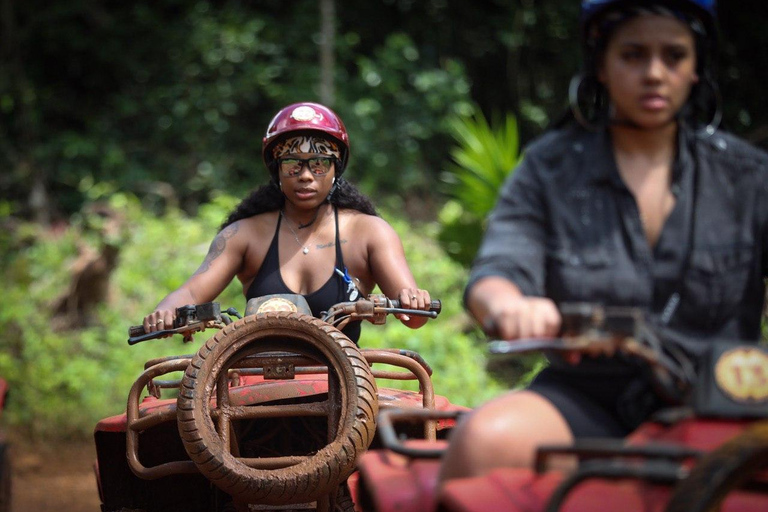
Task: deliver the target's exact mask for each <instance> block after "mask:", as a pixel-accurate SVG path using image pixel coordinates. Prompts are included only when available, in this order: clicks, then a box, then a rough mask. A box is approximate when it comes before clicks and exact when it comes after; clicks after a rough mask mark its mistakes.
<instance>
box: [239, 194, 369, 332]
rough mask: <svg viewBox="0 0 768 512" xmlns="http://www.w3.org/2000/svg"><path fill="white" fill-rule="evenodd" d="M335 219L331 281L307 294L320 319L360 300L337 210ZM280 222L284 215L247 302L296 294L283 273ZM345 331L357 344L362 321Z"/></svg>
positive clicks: (352, 323) (334, 212)
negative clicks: (332, 309)
mask: <svg viewBox="0 0 768 512" xmlns="http://www.w3.org/2000/svg"><path fill="white" fill-rule="evenodd" d="M333 216H334V219H335V221H336V264H335V267H334V269H333V275H331V277H330V278H328V281H326V282H325V284H324V285H323V286H321V287H320V289H318V290H316V291H314V292H312V293H310V294H307V295H304V298H305V299H307V303H308V304H309V308H310V309H311V310H312V314H313V315H314V316H316V317H318V318H319V317H320V315H321V314H322V313H323V312H324V311H328V309H329V308H330V307H331V306H333V305H334V304H337V303H339V302H346V301H353V300H356V299H359V298H361V297H360V292H359V291H358V289H357V287H356V286H355V284H354V282H353V281H352V279H351V278H350V277H349V274H348V273H347V268H346V267H345V266H344V256H343V255H342V252H341V242H340V241H339V212H338V210H337V209H336V208H335V207H334V209H333ZM281 220H282V215H278V216H277V228H276V229H275V236H274V237H272V243H271V244H270V246H269V249H268V250H267V255H266V256H265V257H264V263H262V264H261V268H260V269H259V271H258V273H257V274H256V277H255V278H254V279H253V282H252V283H251V286H249V287H248V291H247V292H246V294H245V298H246V300H250V299H253V298H255V297H261V296H264V295H270V294H273V293H293V294H295V293H296V292H294V291H293V290H291V289H290V288H288V286H286V284H285V282H284V281H283V276H282V275H281V274H280V255H279V253H278V235H279V233H280V221H281ZM342 332H343V333H344V334H346V335H347V337H348V338H349V339H350V340H352V341H354V342H355V343H357V341H358V340H359V339H360V322H359V321H358V322H350V323H348V324H347V325H346V327H344V329H342Z"/></svg>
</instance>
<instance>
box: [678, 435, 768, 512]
mask: <svg viewBox="0 0 768 512" xmlns="http://www.w3.org/2000/svg"><path fill="white" fill-rule="evenodd" d="M765 468H768V421H762V422H760V423H758V424H756V425H754V426H753V427H751V428H749V429H748V430H747V431H746V432H744V433H743V434H741V435H739V436H736V437H735V438H733V439H731V440H730V441H728V442H726V443H725V444H723V445H722V446H720V447H719V448H717V449H716V450H714V451H713V452H711V453H709V454H707V455H706V456H704V457H703V458H702V459H701V460H700V461H699V462H698V463H697V464H696V465H695V466H694V467H693V468H692V469H691V473H690V475H688V477H687V478H686V479H685V480H683V481H681V482H680V483H679V484H677V486H676V487H675V490H674V492H673V494H672V497H671V498H670V500H669V503H668V504H667V508H666V512H710V511H712V512H714V511H717V510H720V506H721V505H722V503H723V501H724V500H725V499H726V498H727V497H728V493H730V492H731V491H733V490H735V489H738V488H739V487H740V486H741V485H743V484H744V483H746V482H748V481H749V480H750V479H751V478H752V477H754V476H755V475H756V474H757V473H758V472H759V471H761V470H763V469H765Z"/></svg>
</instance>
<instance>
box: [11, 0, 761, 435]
mask: <svg viewBox="0 0 768 512" xmlns="http://www.w3.org/2000/svg"><path fill="white" fill-rule="evenodd" d="M578 4H579V2H576V1H571V2H565V1H562V0H557V1H554V0H537V1H535V2H534V0H475V1H473V2H467V1H459V0H419V1H416V0H365V1H359V0H358V1H352V0H288V1H286V0H260V1H252V2H247V1H235V0H220V1H183V0H154V1H152V2H142V1H136V2H125V1H115V0H101V1H97V0H57V1H56V2H48V1H42V0H24V1H21V0H0V264H1V267H0V278H1V279H2V294H0V377H3V378H5V379H6V380H7V381H8V382H9V388H10V395H9V400H8V401H7V407H6V412H5V414H4V417H3V421H4V422H5V423H6V424H7V425H9V426H10V427H11V428H15V429H20V430H23V431H24V433H25V435H28V436H30V437H32V438H35V439H40V440H47V439H64V438H69V439H78V438H87V437H88V436H90V434H91V432H92V430H93V426H94V424H95V422H96V421H97V420H98V419H99V418H101V417H104V416H108V415H114V414H120V413H122V412H123V411H124V407H125V400H126V397H127V393H128V390H129V387H130V385H131V383H132V382H133V380H134V379H135V378H136V376H137V375H138V374H139V372H140V371H141V369H142V368H143V363H144V361H145V360H147V359H149V358H152V357H159V356H162V355H169V354H176V353H192V352H194V351H195V350H196V348H197V344H193V345H182V343H181V342H180V341H178V340H176V339H166V340H159V341H156V342H150V343H145V344H141V345H137V346H134V347H129V346H128V345H127V343H126V338H127V335H126V331H127V327H128V326H129V325H131V324H136V323H139V322H140V320H141V319H142V317H143V316H144V315H145V314H146V313H148V312H150V311H151V310H152V308H153V307H154V306H155V304H157V302H158V301H159V300H160V299H161V298H162V297H163V296H164V295H165V294H166V293H168V292H169V291H171V290H172V289H174V288H175V287H176V286H178V285H180V284H181V283H182V282H183V281H184V280H185V279H186V278H187V277H188V276H189V275H190V274H192V273H193V272H194V270H195V269H196V268H197V267H198V265H199V264H200V262H201V261H202V259H203V257H204V256H205V253H206V252H207V249H208V244H209V243H210V241H211V239H212V238H213V236H215V234H216V232H217V227H218V226H219V225H220V223H221V222H222V221H223V220H224V218H225V217H226V215H227V213H228V212H229V211H230V210H231V209H232V208H233V207H234V205H235V204H237V202H238V201H239V199H241V198H242V197H244V196H245V195H246V194H247V193H248V192H249V191H250V190H251V189H253V188H255V187H256V186H258V185H260V184H262V183H265V182H266V181H267V173H266V172H265V169H264V168H263V164H262V161H261V138H262V136H263V134H264V131H265V129H266V125H267V123H268V122H269V120H270V119H271V117H272V116H273V115H274V114H275V113H276V112H277V110H278V109H280V108H281V107H283V106H285V105H287V104H289V103H292V102H296V101H319V102H322V103H325V104H327V105H329V106H331V107H332V108H333V109H334V110H336V111H337V112H338V113H339V114H340V115H341V117H342V118H343V119H344V121H345V123H346V125H347V128H348V130H349V133H350V141H351V159H350V165H349V168H348V171H347V174H346V176H347V177H348V178H349V179H350V180H351V181H354V182H355V183H357V184H358V185H359V186H360V187H361V188H362V189H363V191H364V192H366V193H367V194H369V195H371V196H372V197H373V198H374V199H375V202H376V203H377V205H378V207H379V208H380V212H381V214H382V215H383V216H384V217H385V218H386V219H387V220H388V221H390V222H391V223H392V224H393V226H394V227H395V229H396V230H397V231H398V232H399V233H400V235H401V236H402V238H403V241H404V243H405V246H406V253H407V255H408V259H409V262H410V264H411V266H412V270H413V271H414V273H415V274H416V277H417V280H418V282H419V284H420V286H421V287H423V288H426V289H429V290H430V292H431V294H432V296H433V297H436V298H440V299H442V300H443V303H444V305H445V306H444V312H443V314H442V315H441V317H440V318H439V319H438V320H436V321H431V322H430V323H429V324H428V326H427V327H425V328H423V329H421V330H418V331H411V330H409V329H407V328H404V327H403V326H402V325H400V324H399V322H394V321H392V322H390V323H389V324H388V325H386V326H383V327H374V326H370V325H366V326H365V327H364V331H363V337H362V339H361V345H362V346H369V347H376V346H388V347H402V348H409V349H414V350H417V351H419V352H420V353H421V354H422V355H423V356H424V357H425V359H427V361H428V362H430V364H431V365H432V366H433V368H434V369H435V375H434V381H435V388H436V391H437V392H438V393H439V394H443V395H446V396H448V397H449V398H450V399H451V400H452V401H453V402H455V403H459V404H463V405H468V406H473V405H477V404H479V403H480V402H482V401H484V400H487V399H488V398H491V397H492V396H495V395H497V394H499V393H501V392H502V391H503V390H504V389H507V388H509V387H511V386H515V385H520V384H521V383H523V382H525V380H526V379H527V378H529V377H530V375H532V373H533V372H535V371H536V370H537V368H538V367H539V365H540V364H541V362H540V361H538V360H537V359H536V358H533V359H531V360H526V361H523V362H520V363H519V364H518V365H516V366H514V367H506V368H503V369H495V368H488V366H487V364H486V360H485V355H484V349H483V337H482V335H481V334H480V333H479V331H478V330H477V329H476V328H475V327H474V325H473V324H472V323H471V322H470V321H469V320H468V318H467V317H466V316H465V314H464V313H463V312H462V308H461V294H462V291H463V285H464V282H465V280H466V277H467V268H468V265H469V263H470V261H471V258H472V255H473V254H474V251H475V249H476V247H477V244H478V241H479V237H480V234H481V230H482V221H483V218H484V216H485V215H486V213H487V212H488V210H489V209H490V208H491V207H492V206H493V203H494V201H495V193H496V189H497V188H498V185H499V183H500V182H501V181H502V180H503V179H504V176H505V175H506V174H507V173H508V172H509V171H510V170H511V169H512V167H513V166H514V164H515V163H516V162H517V160H518V158H519V153H520V151H521V149H522V148H523V147H524V146H525V144H526V143H527V142H529V141H530V140H531V139H532V138H534V137H536V136H537V135H539V134H540V133H542V131H543V130H544V129H545V128H546V127H547V126H548V125H549V124H550V123H551V122H553V121H554V120H556V119H557V118H558V117H559V116H560V115H562V114H563V113H564V112H565V109H566V108H567V86H568V81H569V79H570V77H571V76H572V75H573V74H574V73H575V72H576V71H578V63H579V60H580V52H579V45H578V40H577V18H578V7H579V5H578ZM721 4H722V5H721V7H720V18H721V29H722V34H721V36H722V38H721V50H722V51H721V56H720V62H719V75H720V78H721V90H722V94H723V98H724V101H723V114H724V123H723V124H724V126H725V127H726V128H727V129H728V130H730V131H733V132H735V133H737V134H739V135H741V136H743V137H745V138H746V139H748V140H750V141H752V142H753V143H755V144H757V145H760V146H762V147H768V95H766V94H765V90H766V83H768V69H767V68H766V65H767V64H768V34H766V31H765V30H764V22H765V19H767V18H766V14H768V8H766V5H765V3H764V2H762V1H760V0H741V1H739V2H721ZM220 302H221V303H222V306H223V307H225V308H226V307H229V306H234V307H236V308H237V309H239V310H240V311H243V310H244V306H245V304H244V299H243V295H242V289H241V288H240V287H239V286H238V283H233V285H232V286H230V287H229V288H228V289H227V291H226V292H225V293H224V294H223V295H222V297H221V298H220ZM393 385H402V384H400V383H396V384H393Z"/></svg>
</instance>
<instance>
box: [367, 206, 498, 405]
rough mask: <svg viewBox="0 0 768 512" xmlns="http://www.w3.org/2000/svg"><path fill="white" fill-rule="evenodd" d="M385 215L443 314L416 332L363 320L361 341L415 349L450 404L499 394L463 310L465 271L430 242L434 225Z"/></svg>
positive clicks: (392, 322)
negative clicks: (425, 362) (419, 224)
mask: <svg viewBox="0 0 768 512" xmlns="http://www.w3.org/2000/svg"><path fill="white" fill-rule="evenodd" d="M386 218H387V219H389V220H390V221H391V224H392V226H393V227H394V228H395V231H397V232H398V234H399V235H400V237H401V239H402V240H403V246H404V248H405V253H406V255H407V256H408V264H409V266H410V267H411V270H412V271H413V274H414V276H415V277H416V281H417V283H418V284H419V286H420V287H421V288H424V289H426V290H429V292H430V295H431V296H432V298H433V299H440V300H441V301H442V305H443V307H442V312H441V314H440V316H439V317H438V318H437V319H435V320H430V321H429V322H427V324H426V325H425V326H424V327H422V328H420V329H418V330H411V329H408V328H407V327H404V326H403V325H402V324H401V323H400V322H399V321H398V320H396V319H395V318H389V319H388V321H387V323H386V324H385V325H383V326H374V325H369V324H364V325H363V335H362V337H361V339H360V345H361V346H362V347H366V348H387V347H397V348H404V349H409V350H415V351H416V352H418V353H419V354H421V355H422V356H423V357H424V359H426V361H427V362H428V363H429V364H430V366H432V369H433V371H434V373H433V375H432V382H433V383H434V387H435V393H437V394H440V395H443V396H446V397H448V399H449V400H450V401H451V402H452V403H455V404H460V405H465V406H468V407H474V406H477V405H480V404H481V403H483V402H484V401H486V400H488V399H490V398H492V397H494V396H497V395H499V394H500V393H501V392H502V391H503V390H504V389H505V388H504V387H503V386H502V385H501V384H500V383H499V382H498V381H497V380H494V379H493V378H492V377H490V375H489V374H488V373H487V372H486V371H485V368H486V363H487V361H486V357H485V352H484V349H485V343H484V342H483V341H482V340H480V339H479V338H478V336H477V331H476V330H475V329H474V328H473V327H472V324H471V321H470V319H469V318H468V317H467V315H466V314H465V313H464V310H463V306H462V299H461V297H462V294H463V291H464V284H465V283H466V278H467V271H466V269H465V268H463V267H462V266H461V265H459V264H457V263H456V262H454V261H452V260H451V258H449V257H447V256H446V255H445V253H444V252H443V251H442V249H441V248H440V246H439V245H438V244H437V243H435V242H434V241H433V240H434V238H435V235H436V234H437V233H436V232H437V229H438V226H437V225H436V224H434V223H432V224H426V225H422V226H413V225H410V224H408V223H407V222H405V221H403V220H399V219H396V218H394V217H393V216H391V215H386ZM385 367H386V366H385ZM379 385H380V386H384V387H395V388H400V389H410V390H417V389H418V384H417V382H416V381H399V380H396V381H388V380H382V381H381V382H379Z"/></svg>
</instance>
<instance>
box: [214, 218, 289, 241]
mask: <svg viewBox="0 0 768 512" xmlns="http://www.w3.org/2000/svg"><path fill="white" fill-rule="evenodd" d="M276 223H277V212H276V211H275V212H266V213H260V214H258V215H254V216H253V217H247V218H245V219H240V220H237V221H235V222H233V223H232V224H230V225H229V226H227V227H225V228H224V229H222V230H221V231H220V232H219V236H222V237H224V238H225V239H230V238H234V237H237V238H243V239H246V240H252V239H254V238H256V239H262V237H263V236H266V235H268V234H269V235H271V234H273V233H274V231H275V226H276Z"/></svg>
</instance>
